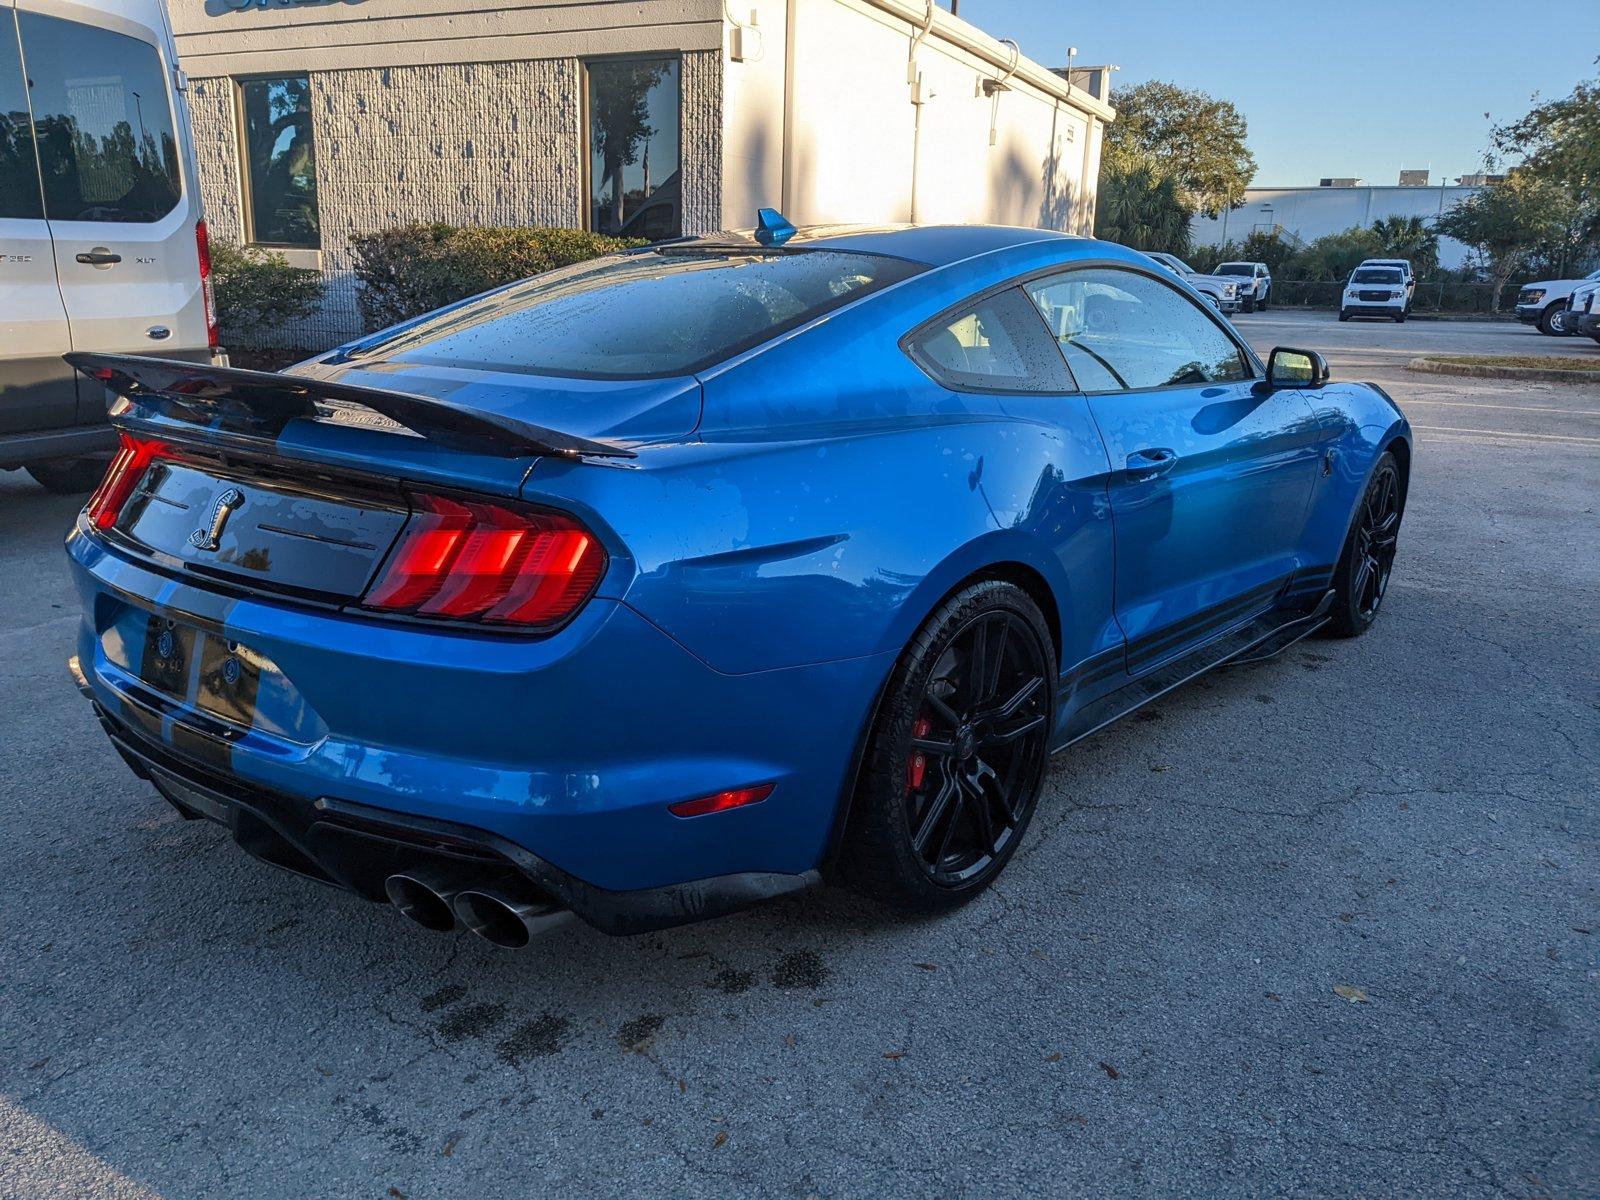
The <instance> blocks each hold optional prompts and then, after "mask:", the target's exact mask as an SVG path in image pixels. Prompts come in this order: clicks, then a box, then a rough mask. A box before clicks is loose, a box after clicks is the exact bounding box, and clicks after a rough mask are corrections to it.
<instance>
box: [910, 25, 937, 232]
mask: <svg viewBox="0 0 1600 1200" xmlns="http://www.w3.org/2000/svg"><path fill="white" fill-rule="evenodd" d="M933 12H934V3H933V0H928V16H927V19H926V20H925V21H923V23H922V28H921V29H920V30H918V31H917V33H916V34H915V35H913V36H912V38H911V49H910V51H909V53H908V54H907V55H906V82H907V83H909V84H910V85H911V106H912V108H913V110H914V113H913V116H912V118H911V214H910V215H911V223H912V224H913V225H915V224H916V223H917V173H918V167H919V166H920V164H921V161H922V72H920V71H918V70H917V50H918V49H920V48H921V46H922V43H923V42H924V41H925V40H926V39H927V36H928V34H929V33H930V32H931V31H932V29H933Z"/></svg>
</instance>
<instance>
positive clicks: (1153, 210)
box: [1094, 150, 1194, 255]
mask: <svg viewBox="0 0 1600 1200" xmlns="http://www.w3.org/2000/svg"><path fill="white" fill-rule="evenodd" d="M1193 216H1194V209H1193V208H1192V207H1191V205H1190V204H1189V201H1188V199H1187V198H1186V197H1185V196H1184V193H1183V188H1182V187H1181V185H1180V184H1179V183H1178V179H1177V177H1176V176H1175V175H1173V174H1172V172H1171V171H1169V170H1167V169H1165V168H1164V167H1163V166H1162V165H1161V164H1160V163H1158V162H1156V160H1155V159H1154V158H1153V157H1152V156H1150V155H1148V154H1143V153H1137V152H1129V151H1127V150H1121V151H1118V152H1115V153H1113V154H1110V155H1107V156H1106V157H1105V158H1104V159H1103V160H1102V161H1101V165H1100V192H1099V197H1098V199H1097V200H1096V201H1095V215H1094V235H1095V237H1097V238H1103V239H1104V240H1106V241H1108V242H1119V243H1121V244H1122V245H1124V246H1129V247H1132V248H1133V249H1135V250H1165V251H1167V252H1168V253H1171V254H1179V255H1182V254H1187V253H1188V251H1189V220H1190V218H1191V217H1193Z"/></svg>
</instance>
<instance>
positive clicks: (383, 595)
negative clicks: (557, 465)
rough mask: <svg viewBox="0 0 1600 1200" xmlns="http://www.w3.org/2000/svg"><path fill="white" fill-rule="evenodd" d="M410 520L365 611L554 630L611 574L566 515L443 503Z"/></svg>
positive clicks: (416, 506) (588, 536)
mask: <svg viewBox="0 0 1600 1200" xmlns="http://www.w3.org/2000/svg"><path fill="white" fill-rule="evenodd" d="M412 506H413V507H412V513H411V517H410V519H409V520H408V521H407V522H406V526H405V528H404V529H403V530H402V531H401V534H400V539H399V541H398V542H397V543H396V544H395V548H394V550H393V551H392V552H391V553H390V555H389V558H388V560H387V561H386V562H385V564H384V566H383V569H382V570H381V571H380V572H379V574H378V578H377V580H376V581H375V582H374V583H373V584H372V586H371V587H370V588H368V589H367V594H366V596H365V597H364V598H363V599H362V601H361V603H362V605H363V606H364V607H366V608H372V609H380V610H383V611H385V612H403V613H411V614H413V615H415V616H419V617H436V618H443V619H446V620H457V621H478V622H482V623H485V624H495V625H520V626H540V625H554V624H556V623H558V622H560V621H563V620H565V619H566V618H567V617H569V616H571V615H572V614H573V613H574V612H576V611H577V610H578V608H579V607H581V606H582V604H583V603H584V601H586V600H587V599H588V598H589V597H590V595H591V594H593V592H594V589H595V585H596V584H597V583H599V581H600V576H601V575H602V574H604V573H605V568H606V552H605V550H604V549H603V548H602V547H601V545H600V543H599V541H598V540H597V539H596V538H595V536H594V535H593V534H592V533H590V532H589V531H588V530H586V529H585V528H584V527H583V526H582V525H580V524H579V523H578V522H577V521H575V520H574V519H573V518H571V517H569V516H566V515H564V514H561V513H551V512H533V511H522V510H514V509H510V508H506V507H504V506H502V505H499V504H490V503H487V502H480V501H472V500H450V499H446V498H445V497H443V496H427V495H417V496H413V497H412Z"/></svg>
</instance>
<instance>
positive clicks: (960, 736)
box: [67, 214, 1411, 945]
mask: <svg viewBox="0 0 1600 1200" xmlns="http://www.w3.org/2000/svg"><path fill="white" fill-rule="evenodd" d="M72 361H73V362H74V363H75V365H77V366H78V367H79V369H80V370H82V371H83V372H84V373H85V374H87V375H89V376H91V377H93V378H95V379H98V380H101V381H103V382H104V383H105V384H106V386H107V388H108V389H109V392H110V393H111V395H112V396H114V397H115V399H114V403H113V404H112V417H113V420H114V422H115V424H116V425H117V426H118V428H119V429H120V430H121V431H122V439H123V440H122V448H121V450H120V452H119V454H118V456H117V458H116V460H115V461H114V462H113V464H112V467H111V469H110V471H109V473H108V475H107V477H106V479H105V481H104V483H103V484H102V485H101V487H100V489H99V491H98V492H97V493H96V494H95V496H94V497H93V498H92V499H91V501H90V503H89V505H88V507H87V508H86V509H85V510H84V512H83V514H82V515H81V517H80V518H79V520H78V522H77V525H76V527H75V529H74V530H73V531H72V533H71V535H70V537H69V539H68V543H67V546H68V552H69V554H70V556H71V559H72V563H73V566H74V569H75V575H76V579H77V585H78V588H79V591H80V593H81V596H82V602H83V623H82V627H81V630H80V632H79V635H78V647H77V650H78V654H77V657H76V658H75V659H74V662H73V670H74V672H75V674H76V676H77V679H78V683H79V686H80V688H81V689H82V690H83V692H84V693H85V694H86V695H87V696H88V697H89V698H90V700H91V701H92V702H93V704H94V708H95V711H96V713H97V714H98V716H99V719H100V721H101V722H102V724H103V725H104V727H105V730H106V732H107V734H108V735H109V736H110V738H111V740H112V742H113V743H114V744H115V746H116V747H117V749H118V750H119V751H120V752H121V753H122V755H123V756H124V757H125V758H126V760H127V762H128V764H129V765H130V766H131V767H132V768H133V769H134V770H135V771H136V772H137V773H138V774H140V775H141V776H143V777H145V778H148V779H149V780H150V781H151V782H152V783H153V784H154V785H155V787H156V788H158V789H159V790H160V792H161V793H162V794H163V795H164V796H165V797H166V798H167V799H168V800H169V801H171V803H172V804H173V805H175V806H176V807H177V808H178V809H179V810H180V811H181V812H182V813H184V814H185V815H186V816H190V817H203V818H210V819H212V820H215V821H218V822H221V823H223V824H224V825H226V826H227V827H228V828H229V829H230V830H231V832H232V834H233V836H234V838H235V839H236V840H237V841H238V842H239V844H240V845H241V846H242V847H243V848H244V849H245V850H247V851H249V852H250V853H252V854H254V855H256V856H258V857H260V858H262V859H264V860H266V861H268V862H271V863H274V864H277V865H279V866H282V867H286V868H289V869H291V870H294V871H298V872H301V873H303V874H305V875H308V876H312V877H314V878H316V879H320V880H323V881H325V882H329V883H333V884H336V885H340V886H343V887H345V888H348V889H351V890H353V891H355V892H358V893H360V894H362V895H365V896H368V897H370V898H372V899H375V900H383V899H385V898H387V899H388V900H390V901H392V902H393V903H394V904H395V905H396V906H397V907H398V908H400V909H401V910H402V911H403V912H405V913H406V914H407V915H409V916H411V917H413V918H414V919H416V920H417V921H420V922H421V923H423V924H425V925H428V926H430V927H432V928H436V929H449V928H453V927H456V926H458V925H465V926H466V927H468V928H470V929H473V930H474V931H476V932H479V933H481V934H483V935H484V936H485V937H488V938H489V939H490V940H492V941H495V942H498V943H500V944H504V945H519V944H522V943H524V942H526V941H527V940H528V938H529V936H530V935H531V933H532V932H534V931H536V930H538V929H539V928H540V927H541V926H543V925H545V924H548V923H549V922H551V921H553V920H556V919H558V918H559V917H562V916H564V915H566V914H568V913H576V914H577V915H578V916H580V917H582V918H583V919H585V920H586V921H588V922H589V923H590V924H592V925H594V926H596V927H598V928H600V929H603V930H606V931H609V932H614V933H623V932H633V931H639V930H645V929H651V928H659V927H662V926H665V925H670V924H675V923H681V922H686V921H691V920H696V919H699V918H703V917H708V916H712V915H715V914H719V913H724V912H727V911H730V910H732V909H735V908H738V907H741V906H744V905H747V904H750V903H753V902H755V901H758V900H761V899H765V898H768V897H773V896H777V895H782V894H785V893H790V892H795V891H799V890H800V889H803V888H806V887H808V886H810V885H812V884H814V883H816V882H817V881H818V880H819V879H820V878H822V876H823V875H824V874H838V875H840V876H842V877H844V878H846V879H849V880H852V881H854V882H855V883H856V884H857V885H859V886H861V887H863V888H865V889H866V890H868V891H870V892H872V893H874V894H876V895H878V896H880V897H883V898H885V899H886V900H888V901H889V902H891V903H892V904H893V905H896V906H898V907H901V908H903V909H906V910H914V911H929V910H937V909H940V908H945V907H948V906H952V905H955V904H958V903H960V902H962V901H964V900H966V899H969V898H970V897H971V896H973V895H974V894H975V893H977V892H978V891H979V890H981V889H982V888H984V887H985V886H986V885H987V884H989V883H990V882H991V881H992V880H993V879H994V878H995V876H996V875H997V874H998V873H999V872H1000V871H1001V870H1002V869H1003V867H1004V866H1005V864H1006V862H1007V861H1008V860H1009V858H1010V857H1011V855H1012V854H1013V853H1014V852H1015V850H1016V847H1017V843H1018V842H1019V841H1020V839H1021V838H1022V836H1023V833H1024V831H1025V830H1026V828H1027V826H1028V822H1029V820H1030V818H1031V817H1032V815H1033V812H1034V809H1035V807H1036V806H1037V803H1038V797H1039V792H1040V787H1041V781H1042V777H1043V774H1044V770H1045V765H1046V761H1047V758H1048V756H1049V755H1050V754H1051V753H1052V752H1054V751H1057V750H1060V749H1062V748H1063V747H1066V746H1068V745H1070V744H1071V743H1072V742H1074V741H1075V740H1077V739H1079V738H1082V737H1085V736H1087V735H1088V734H1090V733H1092V732H1094V731H1095V730H1097V729H1099V728H1101V727H1103V726H1104V725H1106V724H1107V723H1109V722H1111V721H1113V720H1115V719H1116V718H1118V717H1119V716H1122V715H1124V714H1126V713H1127V712H1129V711H1131V710H1132V709H1134V708H1136V707H1138V706H1139V705H1140V704H1142V703H1144V702H1146V701H1148V700H1150V699H1151V698H1152V697H1154V696H1157V695H1159V694H1160V693H1162V692H1163V691H1166V690H1167V689H1169V688H1172V687H1174V686H1176V685H1178V684H1179V683H1182V682H1183V681H1185V680H1187V679H1190V678H1192V677H1194V676H1195V675H1196V674H1198V673H1199V672H1202V671H1204V670H1206V669H1208V668H1210V667H1213V666H1217V665H1219V664H1222V663H1226V662H1239V661H1248V660H1253V659H1257V658H1260V657H1265V656H1267V655H1269V654H1272V653H1274V652H1276V651H1277V650H1280V649H1282V648H1283V647H1284V646H1286V645H1288V644H1289V643H1291V642H1293V641H1294V640H1296V639H1298V638H1300V637H1303V636H1305V635H1306V634H1308V633H1311V632H1313V631H1316V630H1318V629H1321V630H1323V631H1324V632H1332V633H1337V634H1344V635H1351V634H1358V633H1360V632H1362V631H1363V630H1364V629H1365V628H1366V627H1367V626H1368V625H1370V624H1371V622H1372V621H1373V619H1374V617H1375V616H1376V614H1377V611H1378V607H1379V604H1380V602H1381V601H1382V599H1383V595H1384V590H1385V587H1386V585H1387V583H1388V580H1389V575H1390V570H1391V566H1392V564H1393V561H1394V555H1395V545H1396V536H1397V533H1398V529H1399V524H1400V518H1401V513H1402V509H1403V506H1404V503H1405V497H1406V487H1407V481H1408V477H1409V473H1410V466H1411V439H1410V433H1409V429H1408V426H1407V424H1406V422H1405V419H1404V418H1403V417H1402V416H1401V414H1400V412H1399V410H1398V409H1397V408H1396V407H1395V405H1394V404H1393V403H1392V402H1391V400H1390V399H1389V397H1388V396H1386V395H1385V394H1384V393H1383V391H1382V390H1381V389H1379V388H1377V387H1375V386H1372V385H1367V384H1353V383H1333V382H1330V381H1329V380H1328V378H1327V368H1326V365H1325V364H1324V363H1323V361H1322V360H1321V358H1320V357H1319V356H1318V355H1316V354H1315V353H1311V352H1305V351H1294V350H1280V351H1275V352H1274V354H1273V355H1272V357H1271V360H1270V361H1269V363H1267V364H1263V363H1262V362H1261V361H1260V360H1259V359H1258V358H1257V357H1256V356H1255V355H1254V354H1253V353H1252V352H1251V351H1250V349H1249V348H1248V347H1247V346H1246V345H1245V344H1244V343H1243V342H1242V341H1241V340H1240V339H1239V337H1238V336H1237V334H1236V333H1235V332H1234V330H1233V329H1232V328H1231V327H1230V326H1229V325H1228V324H1227V323H1226V322H1225V321H1223V320H1221V319H1219V318H1218V317H1217V316H1216V315H1215V314H1214V313H1213V312H1212V311H1210V309H1209V306H1208V305H1207V304H1206V303H1205V301H1204V300H1203V298H1201V297H1200V296H1198V295H1197V294H1196V293H1195V292H1193V291H1192V290H1191V289H1189V288H1187V287H1186V286H1185V285H1184V284H1183V283H1182V282H1181V281H1179V280H1176V279H1174V278H1173V277H1172V276H1171V274H1170V273H1168V272H1165V271H1162V270H1161V269H1160V268H1158V267H1156V266H1155V265H1154V264H1152V263H1151V262H1150V260H1148V259H1146V258H1144V257H1143V256H1141V255H1139V254H1137V253H1134V252H1132V251H1128V250H1124V249H1122V248H1119V247H1117V246H1114V245H1109V244H1106V243H1103V242H1097V241H1092V240H1085V239H1079V238H1072V237H1067V236H1063V235H1059V234H1055V233H1050V232H1045V231H1040V230H1035V229H1002V228H991V227H946V228H935V227H923V228H899V229H859V228H851V229H837V228H833V229H824V228H819V229H812V230H807V231H795V230H793V229H792V227H788V226H787V224H786V223H784V222H782V221H781V219H777V218H776V217H775V215H772V214H767V215H764V219H763V225H762V226H761V228H760V229H759V230H758V231H757V232H756V233H755V234H748V233H747V234H721V235H716V236H712V237H706V238H699V239H687V240H682V241H678V242H673V243H666V244H661V245H658V246H654V247H651V248H648V249H645V250H641V251H634V252H629V253H624V254H619V255H615V256H612V257H607V258H602V259H599V260H596V261H592V262H588V263H583V264H581V265H578V266H574V267H570V268H566V269H562V270H558V271H554V272H551V273H549V274H546V275H541V276H539V277H537V278H534V279H530V280H526V281H524V282H520V283H517V284H514V285H512V286H509V287H506V288H502V289H499V290H498V291H495V292H491V293H488V294H486V295H484V296H480V297H476V298H474V299H472V300H468V301H465V302H463V303H461V304H458V305H455V306H453V307H450V308H446V309H443V310H440V311H438V312H435V313H431V314H428V315H427V316H424V317H422V318H419V319H417V320H414V321H411V322H409V323H407V324H403V325H400V326H397V327H395V328H392V329H388V330H385V331H383V332H382V333H379V334H376V335H373V336H371V337H368V338H365V339H364V340H361V341H357V342H353V343H351V344H348V345H346V346H343V347H341V348H340V349H338V350H336V351H334V352H332V353H329V354H327V355H324V356H322V357H320V358H317V359H315V360H312V361H310V362H307V363H304V364H302V365H300V366H298V367H295V368H293V369H291V370H290V371H289V372H287V373H285V374H268V373H261V372H251V371H240V370H230V369H210V368H204V367H196V366H194V365H193V364H186V363H176V362H170V363H169V362H163V361H160V360H152V359H146V358H134V357H120V356H105V355H91V354H79V355H74V356H72Z"/></svg>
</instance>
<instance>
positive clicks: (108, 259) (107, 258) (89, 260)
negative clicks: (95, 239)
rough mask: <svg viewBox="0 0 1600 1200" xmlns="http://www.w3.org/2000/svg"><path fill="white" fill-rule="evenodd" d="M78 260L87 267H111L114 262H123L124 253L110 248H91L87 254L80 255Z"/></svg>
mask: <svg viewBox="0 0 1600 1200" xmlns="http://www.w3.org/2000/svg"><path fill="white" fill-rule="evenodd" d="M78 261H79V262H81V263H82V264H83V265H84V266H86V267H109V266H110V265H111V264H112V263H119V262H121V261H122V255H120V254H113V253H112V252H111V251H109V250H90V251H89V252H88V253H87V254H80V255H78Z"/></svg>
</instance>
